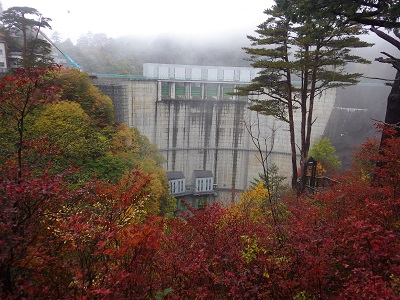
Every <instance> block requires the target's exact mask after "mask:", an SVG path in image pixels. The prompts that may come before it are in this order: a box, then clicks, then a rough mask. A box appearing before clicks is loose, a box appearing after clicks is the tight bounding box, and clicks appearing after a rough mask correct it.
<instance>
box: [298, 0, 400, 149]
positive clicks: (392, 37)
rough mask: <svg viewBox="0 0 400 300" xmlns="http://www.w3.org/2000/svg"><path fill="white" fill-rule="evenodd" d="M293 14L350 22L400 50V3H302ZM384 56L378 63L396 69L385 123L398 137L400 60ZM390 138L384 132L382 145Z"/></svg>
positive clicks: (373, 0) (343, 0)
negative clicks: (364, 27) (392, 127)
mask: <svg viewBox="0 0 400 300" xmlns="http://www.w3.org/2000/svg"><path fill="white" fill-rule="evenodd" d="M293 13H294V14H295V15H296V16H297V17H300V16H313V17H319V18H325V19H326V18H330V19H334V20H336V24H339V25H340V24H343V23H350V22H352V23H358V24H361V25H365V26H366V27H368V28H369V30H370V31H371V32H373V33H375V34H376V35H377V36H378V37H379V38H381V39H383V40H384V41H386V42H388V43H389V44H391V45H393V46H394V47H396V48H397V49H399V50H400V33H399V28H400V1H399V0H365V1H360V0H358V1H346V0H333V1H330V0H329V1H328V0H317V1H314V0H312V1H311V0H303V1H300V2H298V3H297V7H296V9H294V10H293ZM303 18H304V17H303ZM385 30H387V31H388V33H386V32H385ZM390 33H393V34H390ZM381 54H383V55H384V56H385V57H384V58H383V57H381V58H377V60H378V61H380V62H383V63H389V64H391V65H392V66H393V67H394V68H395V69H396V75H395V78H394V80H393V82H392V83H390V85H391V86H392V90H391V92H390V94H389V96H388V102H387V108H386V116H385V121H384V122H385V124H387V125H388V126H395V127H397V134H398V135H399V136H400V127H399V126H400V58H399V57H398V56H397V57H396V54H393V53H387V52H381ZM387 137H388V135H387V134H386V133H385V132H384V133H383V135H382V141H381V144H382V142H383V141H384V140H385V139H386V138H387Z"/></svg>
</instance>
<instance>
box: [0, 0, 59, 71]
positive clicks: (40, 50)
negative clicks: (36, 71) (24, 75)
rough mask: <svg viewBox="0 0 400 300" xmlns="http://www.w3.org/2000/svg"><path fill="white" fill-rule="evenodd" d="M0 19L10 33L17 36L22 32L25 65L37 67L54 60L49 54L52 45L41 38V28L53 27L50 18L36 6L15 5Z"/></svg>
mask: <svg viewBox="0 0 400 300" xmlns="http://www.w3.org/2000/svg"><path fill="white" fill-rule="evenodd" d="M30 17H31V18H30ZM0 21H1V22H2V24H3V26H4V28H5V29H6V31H7V32H8V33H12V34H13V35H15V36H17V37H18V35H19V34H22V49H21V50H22V51H21V52H22V66H23V67H28V66H30V67H37V66H41V65H46V64H45V63H48V62H50V63H51V62H52V59H51V56H50V55H49V54H50V52H51V45H50V44H49V43H48V42H47V41H45V40H42V39H40V38H39V33H40V30H41V29H43V28H49V29H51V26H50V24H49V22H50V21H51V19H50V18H45V17H43V16H42V14H41V13H40V12H39V11H38V10H36V9H35V8H32V7H21V6H14V7H10V8H9V9H7V10H6V11H4V12H3V15H2V16H1V17H0Z"/></svg>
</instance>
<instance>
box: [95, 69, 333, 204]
mask: <svg viewBox="0 0 400 300" xmlns="http://www.w3.org/2000/svg"><path fill="white" fill-rule="evenodd" d="M174 66H175V65H157V64H151V66H147V68H150V67H151V68H150V69H149V70H147V72H148V74H145V75H147V76H144V77H143V78H135V77H132V78H99V79H97V80H96V82H95V85H96V86H98V87H99V89H100V90H102V91H103V92H104V93H105V94H107V95H109V96H110V97H111V99H112V100H113V102H114V105H115V114H116V118H117V122H120V123H122V122H124V123H126V124H127V125H128V126H130V127H137V128H138V129H139V131H140V132H141V133H142V134H144V135H146V136H147V137H148V138H149V140H150V141H151V142H152V143H154V144H156V145H157V146H158V148H159V149H160V151H161V153H162V154H163V155H164V157H165V158H166V162H165V165H164V167H165V169H166V170H167V171H180V172H183V174H184V175H185V178H187V180H190V178H191V177H192V172H193V171H194V170H209V171H211V172H212V173H213V175H214V184H215V188H216V190H217V191H218V194H219V195H224V197H228V195H231V194H233V193H235V192H236V191H242V190H244V189H246V188H247V187H248V186H249V183H250V182H251V181H253V180H254V178H257V177H258V174H260V173H261V172H262V165H261V163H260V161H259V160H260V156H259V151H258V150H257V148H256V147H255V145H254V143H253V141H252V138H251V135H250V133H249V131H251V132H252V134H253V136H258V137H259V140H260V142H261V144H262V151H263V152H264V153H266V152H268V151H271V154H270V156H269V162H270V163H274V164H276V165H277V166H278V168H279V174H280V175H283V176H290V174H291V151H290V139H289V131H288V124H286V123H284V122H280V121H277V120H275V119H274V118H273V117H267V116H262V115H258V114H257V113H256V112H253V111H250V110H248V109H247V107H248V105H249V104H250V103H249V101H248V99H247V97H240V96H236V95H231V94H230V93H231V92H233V91H234V88H235V87H236V86H240V85H247V84H248V83H249V82H250V80H251V79H252V77H254V76H255V75H256V74H255V73H254V69H250V68H233V67H226V68H225V69H224V67H212V70H213V71H212V72H210V71H209V70H210V69H209V68H211V67H204V66H201V67H198V66H179V65H178V66H177V67H176V68H179V69H178V71H177V70H175V72H174V71H171V70H172V69H173V67H174ZM157 68H158V69H157ZM242 72H243V74H242ZM149 73H150V74H149ZM193 76H195V79H194V77H193ZM158 77H161V78H158ZM335 98H336V89H332V90H328V91H326V92H324V93H322V94H321V95H320V97H319V98H318V99H316V101H315V123H314V126H313V135H312V140H313V141H316V140H318V139H319V138H320V137H321V136H322V135H323V133H324V131H325V128H326V124H327V122H328V119H329V116H330V114H331V111H332V109H333V107H334V103H335ZM295 122H296V126H298V127H297V128H299V126H300V114H299V113H298V112H296V113H295ZM272 141H273V142H272ZM298 142H300V140H298ZM272 144H273V148H272V149H271V147H272ZM289 179H290V178H288V180H289ZM219 198H221V196H220V197H219Z"/></svg>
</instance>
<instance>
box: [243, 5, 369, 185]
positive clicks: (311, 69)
mask: <svg viewBox="0 0 400 300" xmlns="http://www.w3.org/2000/svg"><path fill="white" fill-rule="evenodd" d="M275 2H276V3H275V5H274V6H272V8H271V9H267V10H265V14H266V15H268V19H267V20H266V21H265V22H263V23H262V24H260V25H259V26H258V28H257V30H256V31H255V32H256V33H257V34H258V35H257V36H248V38H249V39H250V40H251V41H252V45H251V46H250V47H246V48H244V50H245V51H246V53H248V54H250V55H251V60H252V66H253V67H255V68H259V69H260V71H259V75H258V76H257V77H256V78H254V80H253V83H252V84H250V85H248V86H246V87H244V88H239V94H241V95H252V96H256V97H251V101H252V105H251V106H250V109H251V110H254V111H257V112H259V113H262V114H265V115H271V116H274V117H276V118H277V119H279V120H281V121H284V122H287V123H288V126H289V132H290V143H291V154H292V187H293V188H295V187H298V188H299V191H300V192H302V191H303V190H304V187H305V180H306V161H307V157H308V151H309V149H310V142H311V129H312V124H313V122H314V121H315V120H314V116H313V109H314V101H315V99H317V97H319V96H320V95H321V94H322V93H323V92H324V91H325V90H327V89H330V88H336V87H341V86H345V85H349V84H356V83H357V78H358V77H359V76H360V75H361V74H358V73H348V72H346V70H345V67H346V64H347V63H368V61H367V60H365V59H363V58H361V57H359V56H356V55H353V54H352V53H351V48H359V47H367V46H371V44H368V43H366V42H363V41H361V40H360V39H359V38H358V37H357V35H359V34H362V33H365V30H363V29H362V28H361V27H360V26H356V25H353V24H350V23H348V24H342V25H341V26H335V23H334V22H333V21H331V20H330V19H318V18H308V19H306V20H300V21H299V20H295V18H293V17H291V10H292V8H293V7H294V4H295V3H294V2H295V1H292V0H277V1H275ZM292 2H293V3H292ZM296 110H299V113H300V115H301V123H300V128H296V126H295V122H294V113H295V111H296ZM298 134H299V135H300V138H297V135H298ZM298 143H299V144H298ZM298 149H299V150H298ZM298 151H299V152H298ZM298 154H299V155H300V178H298V175H297V155H298ZM298 181H299V184H298Z"/></svg>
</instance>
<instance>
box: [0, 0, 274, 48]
mask: <svg viewBox="0 0 400 300" xmlns="http://www.w3.org/2000/svg"><path fill="white" fill-rule="evenodd" d="M1 3H2V6H3V10H6V9H8V8H10V7H12V6H28V7H33V8H36V9H37V10H38V11H39V12H40V13H42V14H43V16H45V17H49V18H51V19H52V22H51V26H52V28H53V30H52V31H51V32H50V31H47V32H46V33H47V34H48V35H49V36H51V35H52V32H54V31H57V32H58V33H60V35H61V39H62V40H65V39H67V38H70V39H71V40H72V41H73V42H75V41H76V40H77V39H78V38H79V37H80V36H81V35H84V34H86V33H88V32H91V33H105V34H106V35H107V36H108V37H112V38H118V37H121V36H135V37H146V38H156V37H157V36H160V35H164V36H165V35H168V36H174V37H182V38H190V39H193V40H196V39H204V38H216V37H217V36H220V35H223V34H235V33H238V34H239V35H246V34H251V33H252V32H253V31H254V29H255V28H256V26H257V25H259V24H260V23H261V22H263V21H264V20H265V15H264V14H263V11H264V9H265V8H268V7H269V6H270V5H271V3H272V1H271V0H245V1H244V0H201V1H193V0H192V1H190V0H168V1H167V0H133V1H132V0H131V1H126V0H113V1H107V2H105V1H98V0H97V1H93V0H79V1H78V0H68V1H66V0H64V1H55V0H1Z"/></svg>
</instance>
